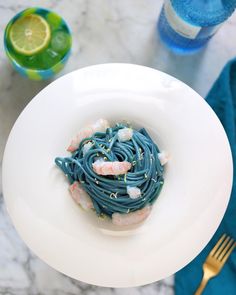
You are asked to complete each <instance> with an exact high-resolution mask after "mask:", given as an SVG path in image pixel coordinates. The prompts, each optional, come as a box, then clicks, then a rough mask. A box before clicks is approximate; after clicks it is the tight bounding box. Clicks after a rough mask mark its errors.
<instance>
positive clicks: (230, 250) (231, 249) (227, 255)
mask: <svg viewBox="0 0 236 295" xmlns="http://www.w3.org/2000/svg"><path fill="white" fill-rule="evenodd" d="M235 246H236V243H235V242H234V244H233V245H232V246H231V248H230V249H229V250H228V252H227V253H226V254H225V256H224V257H223V259H222V261H221V262H222V263H225V262H226V260H227V259H228V258H229V255H230V254H231V253H232V251H233V250H234V248H235Z"/></svg>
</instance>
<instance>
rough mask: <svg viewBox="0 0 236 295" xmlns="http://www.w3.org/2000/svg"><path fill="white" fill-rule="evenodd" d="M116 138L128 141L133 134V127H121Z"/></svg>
mask: <svg viewBox="0 0 236 295" xmlns="http://www.w3.org/2000/svg"><path fill="white" fill-rule="evenodd" d="M117 134H118V140H119V141H121V142H124V141H128V140H130V139H131V138H132V136H133V129H131V128H123V129H120V130H119V131H118V132H117Z"/></svg>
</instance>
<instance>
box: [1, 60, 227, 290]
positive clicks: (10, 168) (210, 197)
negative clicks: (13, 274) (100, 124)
mask: <svg viewBox="0 0 236 295" xmlns="http://www.w3.org/2000/svg"><path fill="white" fill-rule="evenodd" d="M100 117H103V118H107V119H108V120H111V121H113V122H116V121H120V120H122V119H128V120H129V121H131V122H133V123H134V124H135V125H137V126H143V127H145V128H146V129H147V130H148V131H149V132H150V134H151V136H152V137H153V139H154V140H155V141H156V143H157V144H158V145H159V147H160V148H161V149H164V150H166V151H169V152H170V154H171V160H170V161H169V163H168V165H167V166H166V171H165V184H164V187H163V190H162V192H161V194H160V196H159V198H158V199H157V201H156V203H155V205H154V208H153V210H152V213H151V215H150V217H149V218H148V219H147V220H146V222H145V223H144V225H142V226H140V227H136V228H135V229H130V230H119V229H118V230H117V229H116V228H113V227H112V226H111V225H110V224H109V223H108V222H102V221H101V220H99V219H98V218H97V217H96V216H95V214H93V212H91V213H87V212H85V211H83V210H82V209H80V208H79V207H78V206H77V205H76V204H75V203H74V202H73V200H72V199H71V197H70V195H69V192H68V182H67V180H66V178H65V177H64V175H63V173H62V172H61V171H60V170H59V169H58V168H57V167H56V166H55V165H54V158H55V157H56V156H64V155H67V154H68V153H67V152H66V151H65V149H66V147H67V145H68V143H69V142H70V139H71V138H72V137H73V135H75V133H76V132H77V131H78V129H80V128H81V127H82V126H84V125H85V124H87V123H88V122H91V121H94V120H95V119H98V118H100ZM231 185H232V159H231V152H230V147H229V144H228V141H227V138H226V135H225V132H224V130H223V128H222V126H221V124H220V122H219V120H218V119H217V117H216V115H215V114H214V112H213V111H212V110H211V108H210V107H209V106H208V105H207V103H206V102H205V101H204V100H203V99H202V98H201V97H200V96H199V95H198V94H197V93H196V92H194V91H193V90H192V89H191V88H190V87H188V86H187V85H185V84H183V83H182V82H180V81H178V80H176V79H175V78H172V77H170V76H168V75H166V74H164V73H162V72H159V71H156V70H154V69H150V68H146V67H142V66H137V65H130V64H105V65H97V66H92V67H87V68H84V69H80V70H78V71H75V72H72V73H70V74H68V75H65V76H63V77H62V78H60V79H58V80H56V81H55V82H53V83H51V84H50V85H49V86H47V87H46V88H45V89H44V90H42V91H41V92H40V93H39V94H38V95H37V96H36V97H35V98H34V99H33V100H32V101H31V102H30V103H29V104H28V106H27V107H26V108H25V110H24V111H23V112H22V114H21V115H20V117H19V118H18V120H17V121H16V123H15V125H14V127H13V129H12V131H11V134H10V136H9V139H8V142H7V145H6V149H5V154H4V161H3V191H4V196H5V200H6V204H7V208H8V211H9V214H10V216H11V218H12V220H13V223H14V225H15V227H16V229H17V230H18V232H19V234H20V235H21V237H22V239H23V240H24V241H25V242H26V243H27V245H28V246H29V247H30V248H31V249H32V250H33V252H34V253H36V254H37V255H38V256H39V257H40V258H41V259H42V260H44V261H45V262H47V263H48V264H49V265H51V266H52V267H54V268H55V269H57V270H59V271H61V272H63V273H65V274H67V275H68V276H71V277H73V278H76V279H78V280H81V281H84V282H87V283H91V284H95V285H100V286H109V287H131V286H138V285H144V284H147V283H151V282H154V281H157V280H160V279H162V278H164V277H166V276H169V275H171V274H173V273H174V272H176V271H177V270H179V269H180V268H182V267H183V266H184V265H186V264H187V263H188V262H190V261H191V260H192V259H193V258H194V257H195V256H196V255H197V254H198V253H199V252H200V251H201V250H202V249H203V247H204V246H205V245H206V244H207V242H208V241H209V240H210V238H211V237H212V235H213V234H214V232H215V230H216V229H217V227H218V225H219V223H220V221H221V219H222V217H223V215H224V212H225V210H226V207H227V204H228V200H229V196H230V191H231Z"/></svg>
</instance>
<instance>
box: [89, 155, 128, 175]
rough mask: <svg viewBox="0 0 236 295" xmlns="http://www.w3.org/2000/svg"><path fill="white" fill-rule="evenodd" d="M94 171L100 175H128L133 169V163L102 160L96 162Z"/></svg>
mask: <svg viewBox="0 0 236 295" xmlns="http://www.w3.org/2000/svg"><path fill="white" fill-rule="evenodd" d="M92 165H93V171H94V172H96V173H97V174H99V175H121V174H126V173H127V171H128V170H129V169H130V168H131V167H132V165H131V163H129V162H126V161H123V162H119V161H114V162H105V161H103V160H102V159H98V160H96V161H95V162H94V163H93V164H92Z"/></svg>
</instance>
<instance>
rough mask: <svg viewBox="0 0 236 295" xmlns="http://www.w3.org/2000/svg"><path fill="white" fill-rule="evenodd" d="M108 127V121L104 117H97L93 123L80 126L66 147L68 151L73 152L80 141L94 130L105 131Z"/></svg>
mask: <svg viewBox="0 0 236 295" xmlns="http://www.w3.org/2000/svg"><path fill="white" fill-rule="evenodd" d="M108 127H109V123H108V121H107V120H105V119H99V120H97V121H96V122H95V123H93V124H91V125H88V126H87V127H84V128H82V129H81V130H80V131H79V133H78V134H77V135H76V137H75V138H73V139H72V141H71V144H70V146H69V147H68V148H67V150H68V151H69V152H74V151H75V150H77V148H78V147H79V144H80V143H81V141H82V140H83V139H84V138H86V137H90V136H92V135H93V134H94V133H95V132H105V131H106V130H107V128H108Z"/></svg>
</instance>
